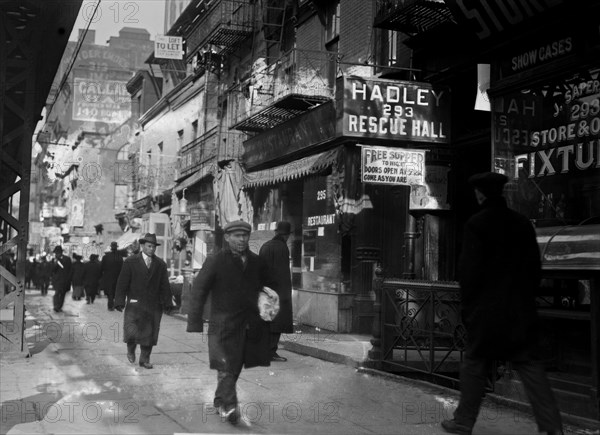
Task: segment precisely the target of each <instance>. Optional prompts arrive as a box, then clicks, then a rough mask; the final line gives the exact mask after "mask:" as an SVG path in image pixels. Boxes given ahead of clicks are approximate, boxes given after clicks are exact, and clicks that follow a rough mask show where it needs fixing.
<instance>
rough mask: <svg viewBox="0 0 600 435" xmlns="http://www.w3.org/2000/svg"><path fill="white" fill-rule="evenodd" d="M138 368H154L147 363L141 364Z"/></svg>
mask: <svg viewBox="0 0 600 435" xmlns="http://www.w3.org/2000/svg"><path fill="white" fill-rule="evenodd" d="M140 367H144V368H145V369H153V368H154V366H153V365H152V364H150V363H149V362H141V363H140Z"/></svg>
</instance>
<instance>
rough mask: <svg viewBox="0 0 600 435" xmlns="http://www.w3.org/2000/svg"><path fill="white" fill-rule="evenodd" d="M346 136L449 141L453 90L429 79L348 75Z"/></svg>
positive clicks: (344, 124) (345, 98)
mask: <svg viewBox="0 0 600 435" xmlns="http://www.w3.org/2000/svg"><path fill="white" fill-rule="evenodd" d="M343 104H344V119H343V129H344V135H345V136H358V137H371V138H387V139H392V140H405V141H417V142H435V143H447V142H448V140H449V139H448V138H449V133H450V91H449V90H448V89H433V88H432V86H431V85H430V84H428V83H419V82H408V81H392V80H387V81H382V80H370V79H364V78H352V77H350V78H346V79H345V95H344V102H343Z"/></svg>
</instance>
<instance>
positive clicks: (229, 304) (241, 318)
mask: <svg viewBox="0 0 600 435" xmlns="http://www.w3.org/2000/svg"><path fill="white" fill-rule="evenodd" d="M251 229H252V227H251V226H250V224H248V223H246V222H243V221H235V222H230V223H228V224H227V225H225V227H224V228H223V231H224V238H225V244H224V245H225V246H224V248H223V249H222V250H221V251H220V252H218V253H216V254H213V255H210V256H209V257H208V258H207V259H206V261H205V262H204V264H203V265H202V269H201V270H200V272H199V273H198V275H197V276H196V278H195V279H194V283H193V287H192V292H191V300H190V308H189V313H188V324H187V332H203V330H204V318H203V317H204V316H203V311H204V305H205V304H206V301H207V298H208V296H209V295H210V320H209V331H208V353H209V361H210V368H211V369H213V370H217V389H216V391H215V398H214V405H215V408H216V409H218V411H219V414H220V415H221V418H223V419H227V420H228V421H229V422H230V423H232V424H237V423H238V422H239V417H240V415H239V410H238V401H237V393H236V383H237V380H238V377H239V375H240V373H241V371H242V367H246V368H251V367H256V366H268V365H269V364H270V358H269V335H270V331H269V325H268V323H267V322H265V321H264V320H262V319H261V317H260V315H259V310H258V297H259V293H260V291H261V290H262V288H263V286H265V285H269V283H268V282H266V272H267V271H266V265H265V264H264V262H263V261H262V259H261V258H260V257H259V256H258V255H256V254H254V253H253V252H251V251H250V250H249V249H248V241H249V239H250V232H251Z"/></svg>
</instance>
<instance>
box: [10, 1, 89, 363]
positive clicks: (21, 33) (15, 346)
mask: <svg viewBox="0 0 600 435" xmlns="http://www.w3.org/2000/svg"><path fill="white" fill-rule="evenodd" d="M81 3H82V0H45V1H43V2H42V1H37V0H5V1H2V2H1V3H0V255H1V256H2V257H3V258H4V257H5V256H6V255H8V252H9V251H13V252H15V253H16V255H15V258H16V270H11V268H9V267H4V266H8V265H7V264H6V263H5V262H4V261H3V262H2V266H0V314H1V316H0V333H1V336H0V350H1V351H2V353H3V354H7V353H22V354H25V355H28V354H29V352H28V350H27V346H26V344H25V342H24V326H25V325H24V319H25V306H24V302H25V262H26V261H27V242H28V236H29V234H28V232H29V196H30V176H31V149H32V139H33V137H32V136H33V133H34V130H35V127H36V124H37V122H38V121H39V119H40V114H41V111H42V108H43V107H44V105H45V104H46V100H47V98H48V95H49V93H50V89H51V86H52V83H53V80H54V76H55V74H56V71H57V69H58V66H59V64H60V61H61V58H62V54H63V51H64V49H65V47H66V45H67V41H68V39H69V35H70V34H71V30H72V29H73V26H74V24H75V20H76V18H77V14H78V13H79V10H80V8H81ZM59 79H60V78H59Z"/></svg>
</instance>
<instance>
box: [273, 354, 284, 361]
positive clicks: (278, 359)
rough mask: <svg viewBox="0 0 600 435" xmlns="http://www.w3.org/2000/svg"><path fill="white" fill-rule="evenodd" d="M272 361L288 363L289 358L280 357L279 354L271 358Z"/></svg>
mask: <svg viewBox="0 0 600 435" xmlns="http://www.w3.org/2000/svg"><path fill="white" fill-rule="evenodd" d="M271 361H279V362H286V361H287V358H285V357H283V356H279V355H277V354H275V355H273V356H272V357H271Z"/></svg>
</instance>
